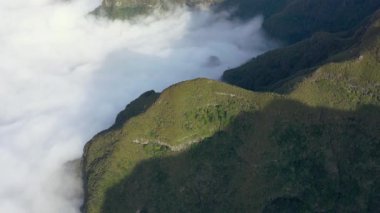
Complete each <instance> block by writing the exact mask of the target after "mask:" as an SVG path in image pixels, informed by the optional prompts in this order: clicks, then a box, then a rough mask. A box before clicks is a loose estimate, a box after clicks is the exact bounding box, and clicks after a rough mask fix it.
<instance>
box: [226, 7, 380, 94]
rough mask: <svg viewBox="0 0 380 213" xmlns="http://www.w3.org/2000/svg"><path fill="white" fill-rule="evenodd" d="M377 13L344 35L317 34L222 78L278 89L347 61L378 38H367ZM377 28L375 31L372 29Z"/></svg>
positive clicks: (248, 86) (255, 87)
mask: <svg viewBox="0 0 380 213" xmlns="http://www.w3.org/2000/svg"><path fill="white" fill-rule="evenodd" d="M379 17H380V11H377V12H376V13H375V14H374V15H373V16H371V17H370V18H369V19H368V20H367V21H366V22H365V24H363V25H362V26H360V27H358V28H357V29H353V30H351V31H347V32H341V33H326V32H324V33H317V34H315V35H313V36H312V37H311V38H309V39H306V40H303V41H300V42H298V43H296V44H293V45H290V46H286V47H283V48H279V49H275V50H272V51H269V52H267V53H265V54H263V55H260V56H258V57H256V58H253V59H251V60H250V61H248V62H247V63H245V64H243V65H242V66H239V67H237V68H235V69H231V70H227V71H225V72H224V74H223V76H222V79H223V81H225V82H228V83H230V84H234V85H237V86H240V87H243V88H246V89H250V90H255V91H274V90H278V88H279V87H281V85H282V84H283V83H284V82H287V81H288V80H289V79H291V78H295V77H296V76H300V75H304V74H307V73H311V72H313V71H315V70H317V69H318V67H320V66H322V65H324V64H326V63H329V62H339V61H344V60H350V59H352V58H355V57H359V56H360V54H361V53H360V51H361V50H362V49H363V48H366V47H364V46H363V45H362V46H361V47H360V46H359V44H360V43H361V42H363V41H366V42H369V43H372V42H375V43H376V41H374V39H375V38H376V37H377V36H378V35H377V34H376V32H374V35H370V34H369V33H370V31H369V30H368V29H369V28H371V29H372V28H373V29H372V31H376V30H377V27H375V26H376V22H377V21H376V20H378V19H379ZM375 28H376V29H375Z"/></svg>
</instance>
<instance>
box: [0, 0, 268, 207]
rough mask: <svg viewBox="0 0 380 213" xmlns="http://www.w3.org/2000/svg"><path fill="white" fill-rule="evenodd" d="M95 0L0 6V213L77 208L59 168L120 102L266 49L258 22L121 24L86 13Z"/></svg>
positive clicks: (75, 186)
mask: <svg viewBox="0 0 380 213" xmlns="http://www.w3.org/2000/svg"><path fill="white" fill-rule="evenodd" d="M99 4H100V0H71V1H62V0H28V1H25V0H12V1H6V0H2V1H1V2H0V47H1V48H0V59H1V62H0V103H1V104H0V170H1V175H0V212H7V213H55V212H57V213H74V212H79V206H80V205H81V202H82V198H81V192H82V191H81V182H80V178H79V177H78V176H77V175H76V173H75V172H74V171H73V168H72V167H71V166H70V163H67V162H68V161H70V160H73V159H77V158H80V156H81V154H82V148H83V145H84V143H85V142H86V141H88V140H89V139H90V138H91V137H92V136H93V135H94V134H95V133H97V132H98V131H100V130H102V129H105V128H107V127H108V126H110V125H111V124H112V122H113V120H114V118H115V116H116V114H117V113H118V112H119V111H120V110H121V109H123V108H124V106H125V105H126V104H127V103H128V102H130V101H131V100H133V99H134V98H136V97H137V96H138V95H140V94H141V93H142V92H144V91H146V90H150V89H155V90H157V91H160V90H162V89H163V88H165V87H167V86H169V85H170V84H173V83H176V82H178V81H181V80H186V79H191V78H195V77H208V78H215V79H217V78H219V76H220V75H221V73H222V71H223V70H225V69H227V68H230V67H234V66H237V65H239V64H241V63H242V62H244V61H246V60H248V59H249V58H251V57H252V56H254V55H257V54H259V53H262V52H263V51H266V50H268V49H269V48H270V47H272V46H273V45H272V44H271V42H268V41H267V40H266V39H265V37H264V35H263V33H262V32H261V29H260V26H261V19H260V18H256V19H253V20H251V21H249V22H245V23H240V22H237V21H231V20H227V17H226V15H225V14H212V13H210V12H207V11H203V12H191V11H189V10H186V9H179V10H177V11H175V12H173V14H170V15H167V16H166V17H160V18H159V19H157V17H156V16H152V17H148V18H144V19H141V20H139V21H138V22H136V23H128V22H121V21H109V20H106V19H100V18H94V17H92V16H89V15H87V14H88V12H89V11H91V10H93V9H94V8H95V7H96V6H97V5H99Z"/></svg>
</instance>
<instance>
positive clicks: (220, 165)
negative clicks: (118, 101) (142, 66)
mask: <svg viewBox="0 0 380 213" xmlns="http://www.w3.org/2000/svg"><path fill="white" fill-rule="evenodd" d="M379 20H380V19H378V17H377V16H375V17H374V18H373V20H372V21H371V22H370V23H371V25H368V27H367V28H366V29H367V31H366V32H365V33H363V36H361V37H360V40H358V43H356V44H355V45H353V47H352V49H350V50H346V51H355V53H357V54H358V55H357V57H353V58H350V59H347V60H343V61H340V62H331V63H327V64H325V65H321V66H319V68H318V69H316V71H314V72H312V73H311V74H309V75H306V76H300V77H298V78H294V79H291V80H290V81H288V82H287V83H285V84H284V87H289V88H290V87H291V88H292V89H290V90H288V94H286V95H279V94H275V93H257V92H251V91H248V90H244V89H240V88H238V87H234V86H230V85H227V84H224V83H220V82H217V81H211V80H207V79H196V80H192V81H187V82H182V83H179V84H176V85H173V86H172V87H170V88H168V89H166V90H164V91H163V92H162V93H161V94H159V96H158V94H156V93H154V92H149V93H146V94H144V95H142V96H141V97H140V98H138V99H137V100H136V101H134V102H132V103H131V104H130V105H129V106H127V108H126V110H125V111H123V112H122V113H121V114H120V115H119V116H118V119H117V123H116V125H115V126H114V127H112V128H110V129H109V130H107V131H105V132H103V133H101V134H99V135H97V136H95V137H94V138H93V139H92V140H91V141H90V142H89V143H88V144H87V145H86V147H85V153H84V158H83V171H84V182H85V190H86V200H85V205H84V210H85V212H91V213H96V212H112V213H115V212H136V211H140V212H144V211H145V212H221V211H223V212H242V211H243V212H260V211H263V212H278V211H279V210H284V211H285V210H286V211H287V212H307V211H321V212H325V211H326V212H347V211H348V212H351V211H353V212H363V211H367V212H378V210H380V203H379V200H378V197H379V193H380V185H379V184H380V182H379V181H378V180H379V179H380V170H379V168H380V159H379V156H380V153H379V151H380V108H379V107H380V57H379V56H380V54H379V53H380V51H379V50H380V39H379V38H380V37H379V35H380V30H379V29H380V24H379Z"/></svg>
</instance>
